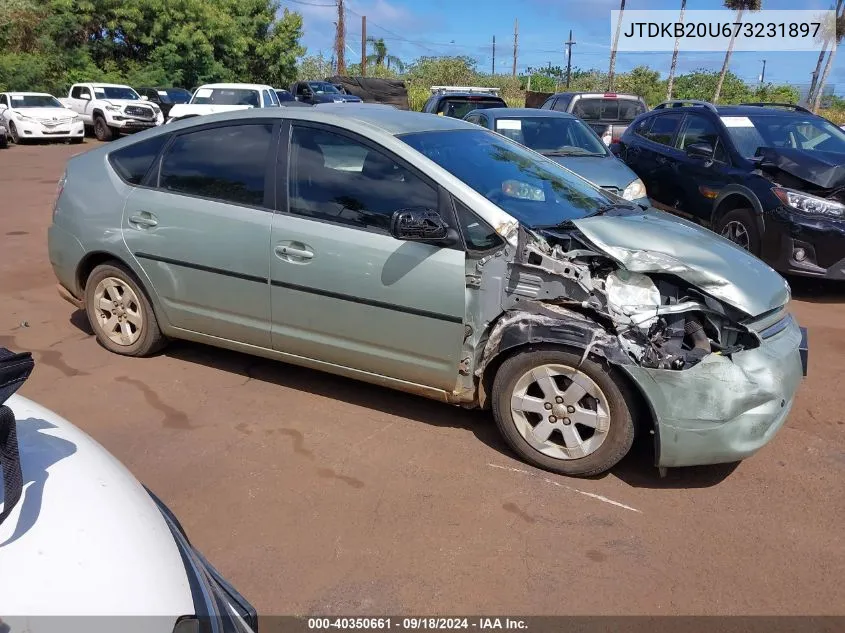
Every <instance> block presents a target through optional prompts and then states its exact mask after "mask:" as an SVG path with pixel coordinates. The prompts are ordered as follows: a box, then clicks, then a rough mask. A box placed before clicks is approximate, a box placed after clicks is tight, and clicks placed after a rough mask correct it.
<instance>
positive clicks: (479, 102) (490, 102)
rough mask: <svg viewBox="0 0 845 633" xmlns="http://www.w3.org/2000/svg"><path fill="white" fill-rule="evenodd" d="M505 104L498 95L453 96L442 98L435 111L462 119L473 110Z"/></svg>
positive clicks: (500, 106)
mask: <svg viewBox="0 0 845 633" xmlns="http://www.w3.org/2000/svg"><path fill="white" fill-rule="evenodd" d="M506 106H507V104H506V103H505V101H504V99H500V98H498V97H453V98H450V99H443V100H442V101H441V102H440V105H439V106H438V107H437V113H438V114H440V113H441V112H442V113H443V115H444V116H450V117H454V118H456V119H463V118H464V117H465V116H466V115H467V114H469V113H470V112H472V111H473V110H486V109H487V108H504V107H506Z"/></svg>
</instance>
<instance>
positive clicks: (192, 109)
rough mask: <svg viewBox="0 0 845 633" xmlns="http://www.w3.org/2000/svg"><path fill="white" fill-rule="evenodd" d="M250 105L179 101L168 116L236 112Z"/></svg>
mask: <svg viewBox="0 0 845 633" xmlns="http://www.w3.org/2000/svg"><path fill="white" fill-rule="evenodd" d="M251 107H252V106H250V105H215V104H213V103H177V104H176V105H175V106H173V107H172V108H170V112H169V113H168V115H167V116H168V117H170V118H171V119H178V118H179V117H183V116H188V115H190V114H199V115H201V114H216V113H217V112H234V111H235V110H249V109H250V108H251Z"/></svg>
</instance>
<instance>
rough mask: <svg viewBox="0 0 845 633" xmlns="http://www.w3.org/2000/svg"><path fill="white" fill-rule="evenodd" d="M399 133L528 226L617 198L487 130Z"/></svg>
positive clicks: (578, 214)
mask: <svg viewBox="0 0 845 633" xmlns="http://www.w3.org/2000/svg"><path fill="white" fill-rule="evenodd" d="M399 138H401V139H402V140H403V141H405V142H406V143H407V144H408V145H410V146H411V147H413V148H414V149H415V150H417V151H418V152H420V153H422V154H424V155H425V156H426V157H428V158H430V159H431V160H433V161H434V162H435V163H437V164H438V165H440V166H441V167H443V169H445V170H446V171H448V172H450V173H451V174H452V175H454V176H455V177H456V178H458V179H460V180H462V181H463V182H465V183H466V184H467V185H469V186H470V187H472V188H473V189H475V190H476V191H477V192H478V193H480V194H481V195H483V196H484V197H485V198H487V199H488V200H490V201H491V202H493V203H494V204H496V205H498V206H499V207H501V208H502V209H504V210H505V211H507V212H508V213H510V214H511V215H512V216H513V217H515V218H516V219H517V220H519V221H520V222H521V223H523V224H525V225H526V226H528V227H532V228H540V227H549V226H557V225H559V224H562V223H564V222H566V221H568V220H576V219H578V218H583V217H586V216H589V215H593V214H595V213H598V212H601V211H602V210H603V209H604V208H606V207H608V206H609V205H612V204H614V203H616V202H618V200H616V199H614V198H611V196H610V195H609V194H605V193H604V192H602V191H601V190H599V189H596V188H595V187H593V186H592V185H590V184H589V183H588V182H586V181H585V180H583V179H582V178H580V177H579V176H576V175H575V174H573V173H572V172H570V171H568V170H566V169H564V168H563V167H561V166H560V165H558V164H557V163H555V162H553V161H551V160H549V159H547V158H543V157H542V156H538V155H537V154H535V153H534V152H532V151H531V150H529V149H527V148H525V147H522V146H521V145H519V144H517V143H514V142H513V141H511V140H509V139H507V138H503V137H501V136H499V135H498V134H494V133H492V132H490V131H488V130H483V129H480V128H479V129H477V130H446V131H437V132H418V133H414V134H404V135H402V136H400V137H399Z"/></svg>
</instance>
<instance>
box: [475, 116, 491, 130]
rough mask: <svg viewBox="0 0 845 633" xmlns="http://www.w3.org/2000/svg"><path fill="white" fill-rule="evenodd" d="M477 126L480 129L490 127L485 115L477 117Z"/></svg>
mask: <svg viewBox="0 0 845 633" xmlns="http://www.w3.org/2000/svg"><path fill="white" fill-rule="evenodd" d="M478 125H480V126H481V127H490V120H489V119H488V118H487V115H486V114H479V115H478Z"/></svg>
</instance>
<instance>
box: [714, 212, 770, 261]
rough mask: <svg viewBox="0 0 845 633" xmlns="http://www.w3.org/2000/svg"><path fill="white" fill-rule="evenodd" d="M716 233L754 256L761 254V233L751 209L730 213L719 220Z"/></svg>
mask: <svg viewBox="0 0 845 633" xmlns="http://www.w3.org/2000/svg"><path fill="white" fill-rule="evenodd" d="M716 232H717V233H718V234H719V235H721V236H722V237H724V238H726V239H729V240H730V241H731V242H733V243H734V244H736V245H737V246H739V247H740V248H743V249H745V250H747V251H748V252H749V253H751V254H752V255H759V254H760V232H759V231H758V230H757V222H756V220H755V218H754V213H753V211H752V210H751V209H734V210H733V211H728V212H727V213H726V214H725V215H723V216H722V218H721V219H720V220H719V222H718V224H717V226H716Z"/></svg>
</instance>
